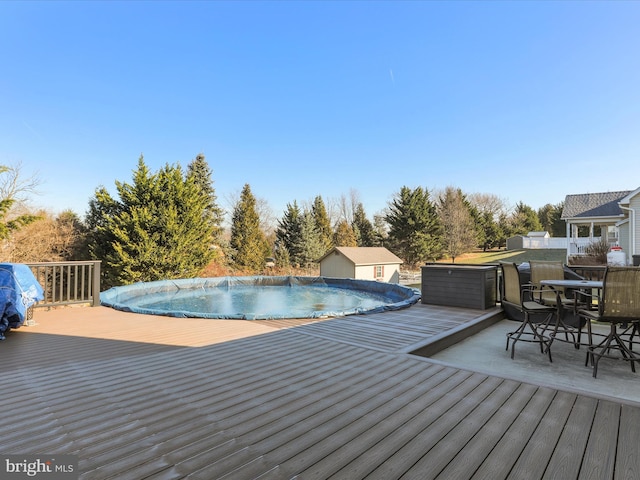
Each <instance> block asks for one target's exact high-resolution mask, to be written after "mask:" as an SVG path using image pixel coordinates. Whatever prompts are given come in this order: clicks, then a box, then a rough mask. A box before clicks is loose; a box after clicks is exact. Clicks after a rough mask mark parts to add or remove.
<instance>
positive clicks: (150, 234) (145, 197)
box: [86, 156, 212, 286]
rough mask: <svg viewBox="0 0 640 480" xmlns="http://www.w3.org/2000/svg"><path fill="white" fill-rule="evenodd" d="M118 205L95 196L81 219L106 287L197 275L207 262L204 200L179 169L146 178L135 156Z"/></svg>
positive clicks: (119, 187)
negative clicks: (135, 163) (134, 165)
mask: <svg viewBox="0 0 640 480" xmlns="http://www.w3.org/2000/svg"><path fill="white" fill-rule="evenodd" d="M116 188H117V191H118V195H119V197H120V200H115V199H113V198H112V197H111V196H110V195H109V194H108V192H107V191H106V190H105V189H104V188H100V189H98V190H97V191H96V194H95V197H94V199H92V200H91V201H90V212H89V214H88V215H87V222H86V223H87V225H88V229H89V251H90V253H91V255H92V257H94V258H100V259H102V260H103V266H102V271H103V273H104V276H103V280H104V281H105V283H106V284H107V285H106V286H113V285H120V284H129V283H134V282H141V281H152V280H160V279H171V278H185V277H186V278H189V277H193V276H196V275H198V274H199V272H200V271H201V270H202V268H204V267H205V266H206V265H207V264H208V263H209V261H210V260H211V258H212V250H211V235H212V226H211V224H210V223H209V222H208V221H207V219H206V216H205V214H204V212H205V209H206V207H207V205H208V198H207V197H206V196H204V195H202V192H201V190H200V188H199V186H198V185H197V184H196V183H195V181H194V179H193V178H192V177H186V178H185V176H184V174H183V171H182V169H181V168H180V166H179V165H177V166H170V165H166V166H165V167H164V168H162V169H161V170H160V171H159V172H158V173H156V174H151V173H150V172H149V169H148V167H147V166H146V164H145V163H144V159H143V157H142V156H141V157H140V159H139V160H138V169H137V170H136V171H134V175H133V183H131V184H129V183H125V182H119V181H117V182H116Z"/></svg>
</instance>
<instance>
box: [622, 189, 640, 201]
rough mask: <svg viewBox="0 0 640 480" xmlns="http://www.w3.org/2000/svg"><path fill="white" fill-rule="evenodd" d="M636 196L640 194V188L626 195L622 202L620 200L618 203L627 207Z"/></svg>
mask: <svg viewBox="0 0 640 480" xmlns="http://www.w3.org/2000/svg"><path fill="white" fill-rule="evenodd" d="M638 194H640V188H636V189H635V190H634V191H632V192H630V193H629V195H626V196H625V197H624V198H623V199H622V200H620V203H621V204H623V205H628V204H629V202H631V199H632V198H633V197H635V196H636V195H638Z"/></svg>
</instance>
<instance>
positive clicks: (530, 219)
mask: <svg viewBox="0 0 640 480" xmlns="http://www.w3.org/2000/svg"><path fill="white" fill-rule="evenodd" d="M510 223H511V232H510V234H509V236H513V235H527V234H528V233H529V232H539V231H541V230H542V225H541V224H540V219H538V214H537V213H536V211H535V210H534V209H533V208H531V207H530V206H529V205H525V204H524V203H522V202H518V203H517V204H516V208H515V211H514V212H513V215H512V216H511V219H510Z"/></svg>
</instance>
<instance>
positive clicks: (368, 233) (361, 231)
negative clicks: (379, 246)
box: [351, 203, 376, 247]
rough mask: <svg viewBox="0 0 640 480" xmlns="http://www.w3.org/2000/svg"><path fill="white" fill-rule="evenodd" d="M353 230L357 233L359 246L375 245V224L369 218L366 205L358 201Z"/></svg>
mask: <svg viewBox="0 0 640 480" xmlns="http://www.w3.org/2000/svg"><path fill="white" fill-rule="evenodd" d="M351 226H352V227H353V231H354V232H355V233H356V237H357V241H358V246H359V247H375V246H376V239H375V231H374V230H373V224H372V223H371V222H370V221H369V219H368V218H367V214H366V213H365V211H364V205H362V203H358V205H357V206H356V208H355V210H354V212H353V223H352V225H351Z"/></svg>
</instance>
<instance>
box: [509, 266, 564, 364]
mask: <svg viewBox="0 0 640 480" xmlns="http://www.w3.org/2000/svg"><path fill="white" fill-rule="evenodd" d="M500 268H501V270H502V304H503V305H508V306H511V307H512V308H516V309H518V310H519V311H520V312H522V313H523V315H524V319H523V321H522V322H521V324H520V326H519V327H518V328H517V329H516V330H514V331H512V332H508V333H507V348H506V350H509V343H511V358H512V359H513V357H514V354H515V346H516V343H517V342H518V341H521V340H522V341H523V342H532V343H538V344H539V345H540V353H546V354H547V355H548V357H549V361H550V362H552V361H553V360H552V359H551V343H552V342H553V339H552V338H550V337H548V336H546V335H544V334H543V333H541V331H539V330H542V331H543V330H544V328H542V329H539V328H538V327H539V326H540V324H536V323H534V322H533V321H532V318H531V316H532V315H536V314H546V316H545V320H544V322H543V324H542V326H544V324H546V323H548V322H549V321H550V318H551V317H552V316H553V315H555V314H556V307H555V306H551V305H544V304H543V303H540V302H537V301H535V289H534V288H533V285H531V284H525V285H522V284H521V279H520V272H519V271H518V267H517V266H516V264H515V263H508V262H500Z"/></svg>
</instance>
